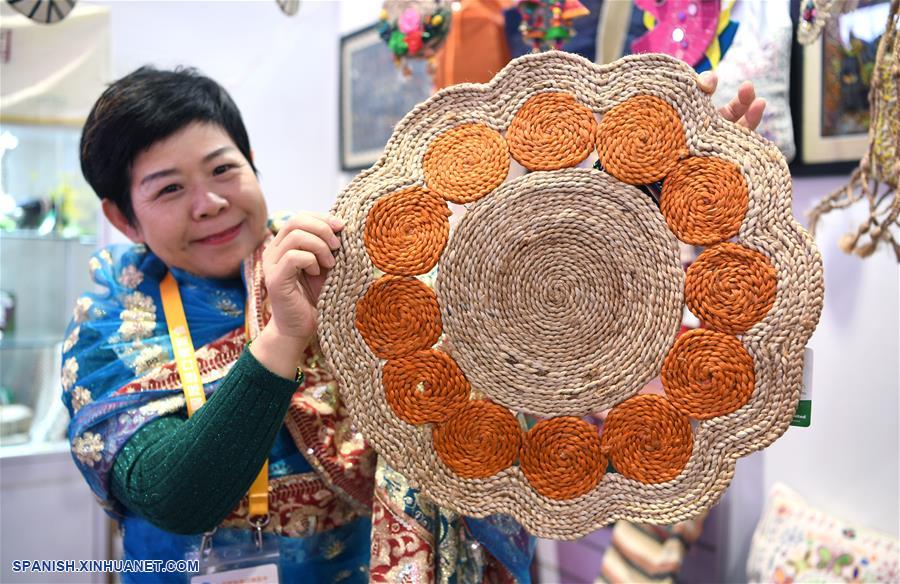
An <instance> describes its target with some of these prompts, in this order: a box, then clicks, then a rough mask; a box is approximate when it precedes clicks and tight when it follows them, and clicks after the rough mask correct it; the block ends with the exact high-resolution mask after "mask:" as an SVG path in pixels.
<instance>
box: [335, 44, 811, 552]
mask: <svg viewBox="0 0 900 584" xmlns="http://www.w3.org/2000/svg"><path fill="white" fill-rule="evenodd" d="M594 160H597V161H598V162H599V165H598V168H599V169H595V168H590V163H591V162H593V161H594ZM512 162H516V163H518V165H521V167H524V168H525V169H527V170H528V171H529V172H528V173H527V174H525V175H521V174H520V175H519V176H515V175H516V172H515V170H514V169H515V168H516V166H515V165H513V164H512ZM653 183H661V190H660V191H659V192H660V195H659V200H658V201H657V200H654V199H653V198H651V196H650V195H648V194H647V193H646V192H644V191H642V190H641V189H640V188H639V187H642V186H644V185H650V184H653ZM790 203H791V181H790V176H789V174H788V171H787V166H786V164H785V162H784V159H783V158H782V156H781V154H780V153H779V151H778V149H777V148H776V147H775V146H773V145H772V144H770V143H768V142H766V141H765V140H763V139H762V138H760V137H759V136H758V135H756V134H754V133H752V132H749V131H747V130H746V129H744V128H742V127H739V126H737V125H735V124H731V123H729V122H727V121H725V120H724V119H723V118H721V117H720V116H719V115H718V114H717V113H716V112H715V109H714V108H713V106H712V105H711V103H710V101H709V97H708V96H707V95H705V94H703V93H702V92H701V91H700V90H699V88H698V87H697V84H696V77H695V74H694V72H693V70H692V69H691V68H690V67H688V66H686V65H685V64H683V63H680V62H679V61H676V60H675V59H672V58H669V57H666V56H664V55H638V56H632V57H626V58H624V59H621V60H619V61H617V62H615V63H612V64H610V65H607V66H598V65H595V64H593V63H590V62H588V61H586V60H584V59H582V58H581V57H578V56H575V55H571V54H567V53H562V52H553V53H545V54H539V55H528V56H525V57H521V58H519V59H516V60H515V61H513V62H511V63H510V64H509V65H508V66H507V67H506V68H505V69H504V70H503V71H502V72H501V73H499V74H498V75H497V76H496V77H495V78H494V80H493V81H491V82H490V83H487V84H484V85H463V86H458V87H450V88H447V89H444V90H442V91H440V92H438V93H437V94H436V95H435V96H433V97H432V98H431V99H429V100H428V101H426V102H425V103H423V104H420V105H419V106H417V107H416V108H415V109H414V110H413V111H412V112H410V114H408V115H407V116H406V118H404V120H403V121H402V122H401V123H400V124H398V126H397V127H396V129H395V131H394V134H393V136H392V137H391V140H390V141H389V142H388V145H387V146H386V148H385V153H384V155H383V156H382V158H381V159H380V160H379V162H378V163H377V164H375V165H374V166H373V167H372V168H371V169H369V170H367V171H364V172H363V173H361V174H360V175H359V176H357V177H356V178H355V179H354V180H353V182H352V183H351V184H350V185H349V186H348V187H347V188H346V189H345V190H344V191H343V192H342V193H341V195H340V197H339V198H338V201H337V203H336V206H335V208H334V213H335V214H337V215H338V216H340V217H342V218H343V219H344V220H345V222H346V227H345V229H344V231H343V234H342V238H343V242H342V246H341V248H340V250H339V251H338V252H337V263H336V266H335V268H334V269H333V270H332V271H331V273H330V275H329V277H328V279H327V280H326V282H325V285H324V287H323V290H322V294H321V296H320V300H319V311H320V314H319V342H320V344H321V346H322V350H323V353H324V356H325V357H326V359H327V362H328V363H329V365H330V366H331V368H332V369H333V370H334V373H335V375H336V377H337V379H338V381H339V385H340V389H341V396H342V399H343V400H344V401H345V403H346V405H347V407H348V409H349V411H350V413H351V415H352V417H353V419H354V422H355V424H356V426H357V427H358V428H359V429H360V430H361V431H362V432H363V433H364V435H365V436H366V438H367V440H368V441H369V442H370V443H371V444H372V445H373V447H374V448H375V449H376V450H377V451H378V452H379V454H380V455H381V457H382V459H383V460H384V461H385V462H386V463H387V464H388V465H390V466H391V467H392V468H393V469H394V470H396V471H398V472H400V473H403V474H404V475H405V476H406V477H407V478H408V479H409V480H410V481H411V483H413V484H415V485H417V486H419V487H420V488H421V489H422V491H423V492H424V493H425V494H427V495H428V496H429V497H431V498H432V499H434V500H435V501H436V502H437V503H438V504H440V505H442V506H445V507H448V508H450V509H453V510H455V511H457V512H459V513H461V514H464V515H468V516H475V517H483V516H486V515H490V514H494V513H504V514H507V515H510V516H512V517H513V518H514V519H516V520H517V521H519V522H520V523H521V524H522V525H523V526H524V527H525V528H526V529H528V530H529V531H530V532H532V533H534V534H535V535H538V536H542V537H551V538H558V539H571V538H576V537H580V536H582V535H584V534H586V533H589V532H590V531H593V530H595V529H597V528H599V527H601V526H603V525H607V524H609V523H611V522H613V521H615V520H617V519H623V518H627V519H630V520H634V521H640V522H648V523H663V524H665V523H674V522H677V521H680V520H683V519H687V518H690V517H694V516H696V515H697V514H698V513H700V512H702V511H704V510H706V509H708V508H709V507H711V506H712V505H713V504H714V503H715V502H716V501H717V500H718V498H719V497H720V496H721V495H722V493H723V492H724V490H725V489H726V487H727V486H728V483H729V481H730V479H731V476H732V474H733V471H734V463H735V460H736V459H737V458H738V457H740V456H743V455H746V454H748V453H750V452H753V451H756V450H759V449H762V448H764V447H766V446H768V445H769V444H770V443H771V442H772V441H773V440H775V438H777V437H778V436H780V435H781V434H782V433H783V432H784V431H785V430H786V429H787V427H788V425H789V423H790V420H791V418H792V416H793V413H794V409H795V408H796V404H797V401H798V400H799V391H800V383H801V379H802V366H803V365H802V358H803V349H804V347H805V345H806V342H807V340H808V339H809V337H810V336H811V334H812V332H813V330H814V328H815V325H816V323H817V322H818V318H819V314H820V312H821V306H822V287H823V280H822V263H821V258H820V257H819V254H818V252H817V250H816V249H815V247H814V245H813V242H812V240H811V238H810V237H809V235H808V234H807V233H806V232H805V231H804V230H803V229H802V228H801V227H800V226H799V225H798V224H797V223H796V221H795V220H794V219H793V217H792V215H791V204H790ZM451 204H457V205H464V207H457V209H460V214H461V217H460V218H459V220H458V221H453V220H452V219H450V217H449V216H450V214H449V209H450V208H451ZM681 243H684V244H689V245H698V246H703V247H704V248H705V249H704V250H703V252H702V253H701V254H700V257H699V258H698V260H697V261H696V262H695V263H694V264H693V265H692V267H691V268H690V269H689V270H688V271H687V272H686V273H685V271H684V270H683V268H682V267H681V263H680V255H679V245H680V244H681ZM685 309H688V310H690V311H692V312H693V313H694V314H695V315H696V316H697V317H699V318H700V319H701V320H702V321H703V323H704V328H702V329H699V330H696V331H692V332H690V333H686V334H684V335H682V336H680V337H679V336H678V334H677V333H678V330H679V327H680V323H681V319H682V314H683V312H684V311H685ZM656 376H659V377H660V379H661V381H662V385H663V387H664V390H665V391H664V393H663V394H662V395H644V394H641V393H640V392H641V389H642V388H643V387H644V386H645V385H646V384H647V382H648V381H650V380H652V379H653V378H654V377H656ZM607 410H608V411H609V414H608V416H607V418H606V422H605V424H603V425H602V427H601V426H600V425H598V424H595V423H592V420H593V419H594V418H591V417H589V416H590V415H591V414H595V413H597V412H601V411H607Z"/></svg>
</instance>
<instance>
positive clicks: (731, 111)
mask: <svg viewBox="0 0 900 584" xmlns="http://www.w3.org/2000/svg"><path fill="white" fill-rule="evenodd" d="M718 83H719V76H718V75H716V74H715V72H714V71H704V72H703V73H701V74H700V75H699V76H698V77H697V85H698V86H699V87H700V89H701V90H702V91H703V92H704V93H708V94H710V95H712V94H713V93H715V91H716V85H718ZM765 109H766V100H764V99H762V98H760V97H756V91H755V90H754V89H753V83H752V82H750V81H744V82H743V83H741V86H740V87H739V88H738V93H737V95H736V96H734V97H733V98H732V100H731V101H730V102H728V105H726V106H723V107H721V108H719V113H720V114H722V117H724V118H725V119H726V120H728V121H729V122H736V123H738V124H740V125H741V126H744V127H745V128H749V129H751V130H755V129H756V127H757V126H758V125H759V122H760V121H761V120H762V116H763V111H764V110H765Z"/></svg>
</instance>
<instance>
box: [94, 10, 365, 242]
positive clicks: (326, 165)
mask: <svg viewBox="0 0 900 584" xmlns="http://www.w3.org/2000/svg"><path fill="white" fill-rule="evenodd" d="M95 3H96V4H102V5H105V6H108V7H109V8H110V19H111V24H110V27H111V34H112V43H111V44H112V71H113V76H114V77H115V78H118V77H121V76H122V75H125V74H127V73H129V72H131V71H133V70H134V69H136V68H137V67H139V66H141V65H144V64H148V63H149V64H154V65H157V66H159V67H173V66H175V65H190V66H194V67H197V68H198V69H200V70H201V71H202V72H203V73H205V74H207V75H209V76H210V77H212V78H213V79H215V80H217V81H218V82H219V83H221V84H222V85H223V86H224V87H225V88H226V89H227V90H228V91H229V93H231V95H232V97H233V98H234V100H235V101H236V102H237V104H238V107H239V108H240V109H241V112H242V113H243V116H244V122H245V124H246V125H247V130H248V132H249V134H250V142H251V145H252V147H253V151H254V157H255V160H256V163H257V167H258V168H259V170H260V178H261V184H262V187H263V192H264V193H265V195H266V200H267V201H268V203H269V209H270V210H272V211H275V210H280V209H290V210H297V209H313V210H320V211H324V210H327V209H329V208H330V206H331V203H332V202H333V200H334V197H335V195H336V194H337V189H336V186H335V185H336V176H337V169H338V166H339V165H338V133H337V120H338V98H337V96H338V46H339V32H338V28H339V24H338V20H339V15H340V13H341V12H346V9H345V10H342V6H341V3H339V2H327V1H322V0H320V1H315V0H303V2H301V3H300V12H299V13H298V14H297V15H295V16H293V17H287V16H285V15H284V14H283V13H282V12H281V10H280V9H279V8H278V6H277V5H276V3H275V0H260V1H252V2H251V1H244V2H154V1H143V2H140V1H139V2H121V1H118V2H117V1H110V0H107V1H102V2H95ZM375 18H377V8H376V10H375V12H374V13H373V14H372V15H371V16H370V18H369V19H368V22H372V21H374V20H375ZM112 231H114V230H112ZM112 231H111V230H110V229H109V228H108V227H107V237H108V238H113V240H121V239H120V238H119V237H118V236H115V235H113V233H112Z"/></svg>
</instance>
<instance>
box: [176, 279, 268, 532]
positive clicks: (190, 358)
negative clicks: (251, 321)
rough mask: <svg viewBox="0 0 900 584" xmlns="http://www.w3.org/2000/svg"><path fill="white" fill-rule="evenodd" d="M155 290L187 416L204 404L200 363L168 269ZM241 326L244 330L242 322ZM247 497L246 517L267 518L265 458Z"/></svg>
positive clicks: (179, 298) (178, 294)
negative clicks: (173, 355) (161, 310)
mask: <svg viewBox="0 0 900 584" xmlns="http://www.w3.org/2000/svg"><path fill="white" fill-rule="evenodd" d="M159 292H160V296H161V297H162V305H163V312H164V313H165V315H166V325H167V326H168V327H169V339H170V340H171V341H172V352H173V353H175V365H176V366H177V367H178V376H179V377H180V378H181V385H182V387H183V389H184V399H185V401H186V402H187V410H188V417H190V416H193V415H194V412H196V411H197V410H198V409H200V407H201V406H202V405H203V404H205V403H206V394H205V393H204V392H203V382H202V381H201V379H200V366H199V365H198V364H197V355H196V353H195V352H194V343H193V341H191V331H190V330H189V329H188V325H187V318H185V316H184V305H182V303H181V294H180V293H179V292H178V283H177V282H176V281H175V278H174V277H173V276H172V272H169V273H168V274H166V277H165V278H163V280H162V282H161V283H160V285H159ZM244 326H245V330H246V329H247V327H246V322H245V325H244ZM247 334H248V335H249V330H247ZM249 499H250V508H249V513H248V514H249V516H250V517H268V515H269V461H268V459H266V461H265V462H264V463H263V466H262V469H261V470H260V471H259V474H258V475H257V477H256V480H254V481H253V484H252V485H251V486H250V492H249Z"/></svg>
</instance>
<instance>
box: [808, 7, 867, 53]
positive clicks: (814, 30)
mask: <svg viewBox="0 0 900 584" xmlns="http://www.w3.org/2000/svg"><path fill="white" fill-rule="evenodd" d="M857 6H859V0H800V24H798V25H797V42H798V43H800V44H801V45H809V44H812V43H814V42H816V40H818V38H819V37H820V36H821V35H822V31H823V30H824V29H825V25H826V24H828V21H829V20H831V19H832V18H834V17H835V16H839V15H841V14H846V13H848V12H852V11H854V10H856V8H857Z"/></svg>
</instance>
